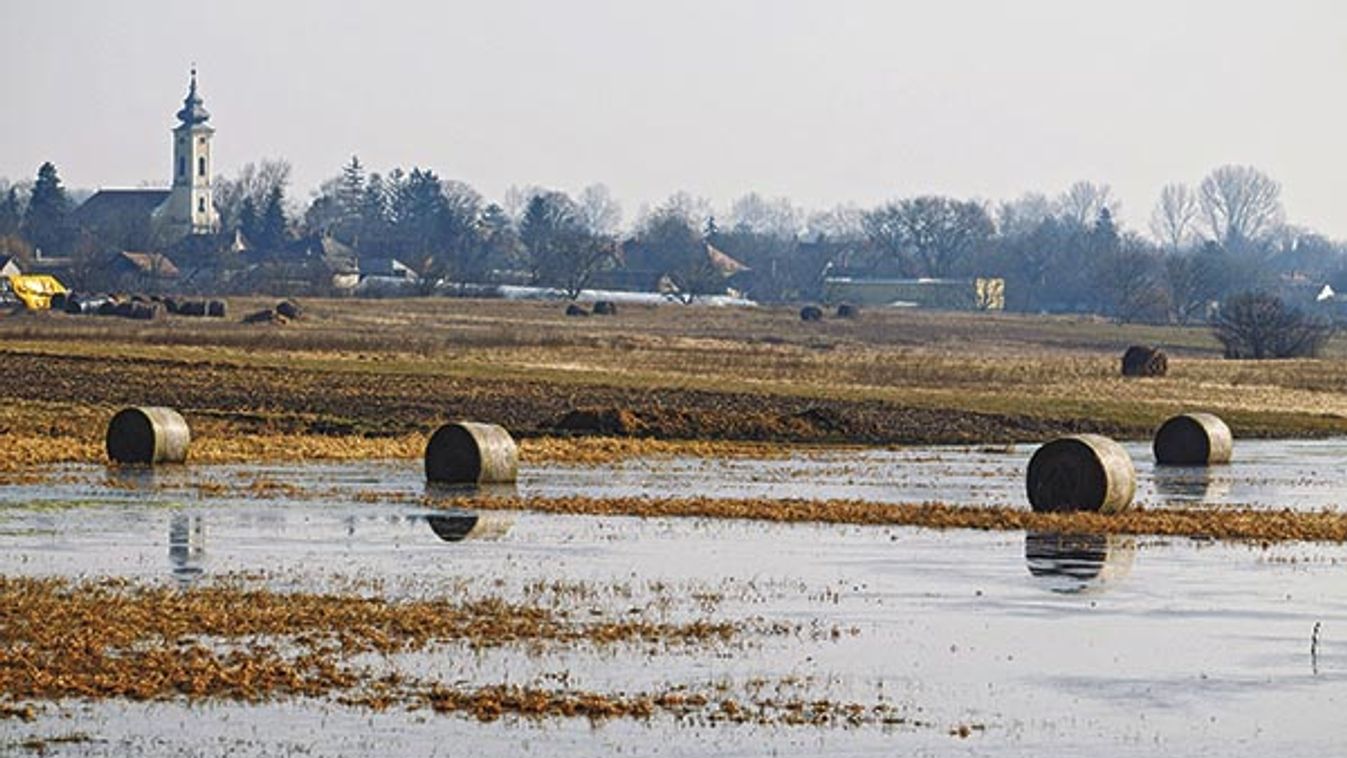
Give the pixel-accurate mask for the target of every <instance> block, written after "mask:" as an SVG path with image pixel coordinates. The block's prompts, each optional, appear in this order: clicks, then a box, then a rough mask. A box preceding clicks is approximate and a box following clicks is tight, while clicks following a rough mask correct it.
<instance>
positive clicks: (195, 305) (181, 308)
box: [178, 300, 206, 317]
mask: <svg viewBox="0 0 1347 758" xmlns="http://www.w3.org/2000/svg"><path fill="white" fill-rule="evenodd" d="M178 314H179V315H181V316H198V317H199V316H205V315H206V301H204V300H188V301H186V302H182V303H179V304H178Z"/></svg>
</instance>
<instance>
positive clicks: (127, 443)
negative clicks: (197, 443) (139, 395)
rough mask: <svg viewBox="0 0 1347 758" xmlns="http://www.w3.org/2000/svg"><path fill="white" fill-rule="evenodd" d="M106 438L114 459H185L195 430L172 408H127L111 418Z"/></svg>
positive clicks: (146, 461)
mask: <svg viewBox="0 0 1347 758" xmlns="http://www.w3.org/2000/svg"><path fill="white" fill-rule="evenodd" d="M106 442H107V453H108V459H109V460H111V461H113V462H114V463H133V464H144V465H153V464H156V463H182V462H183V461H185V460H187V447H188V446H189V445H190V444H191V442H192V433H191V430H190V429H188V427H187V422H186V421H185V420H183V417H182V416H181V415H180V414H179V413H178V412H177V411H175V410H173V409H172V408H164V407H162V406H146V407H140V408H125V409H123V410H120V411H118V412H117V415H115V416H113V417H112V421H110V422H108V433H107V440H106Z"/></svg>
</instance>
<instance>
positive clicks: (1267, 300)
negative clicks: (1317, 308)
mask: <svg viewBox="0 0 1347 758" xmlns="http://www.w3.org/2000/svg"><path fill="white" fill-rule="evenodd" d="M1212 331H1213V332H1214V333H1215V335H1216V339H1218V340H1220V342H1221V344H1222V345H1223V346H1225V357H1227V358H1252V359H1255V360H1260V359H1264V358H1313V357H1315V356H1317V355H1319V353H1320V351H1321V350H1323V348H1324V345H1325V344H1327V343H1328V340H1329V339H1330V338H1331V337H1332V336H1333V327H1332V325H1331V324H1329V323H1328V322H1326V321H1323V320H1322V319H1318V318H1314V317H1311V316H1307V315H1305V314H1304V313H1302V312H1301V311H1300V310H1299V309H1297V308H1292V307H1290V306H1288V305H1286V303H1284V302H1282V300H1281V298H1278V297H1275V296H1273V295H1269V294H1267V293H1265V292H1245V293H1241V294H1238V295H1234V296H1233V297H1231V298H1229V299H1227V300H1226V301H1225V302H1224V303H1222V304H1221V312H1220V315H1218V316H1217V317H1216V321H1215V323H1214V324H1213V325H1212Z"/></svg>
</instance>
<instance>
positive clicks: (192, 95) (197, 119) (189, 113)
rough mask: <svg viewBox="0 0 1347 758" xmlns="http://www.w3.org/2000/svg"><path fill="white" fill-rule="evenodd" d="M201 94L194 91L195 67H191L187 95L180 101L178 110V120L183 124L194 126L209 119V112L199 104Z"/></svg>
mask: <svg viewBox="0 0 1347 758" xmlns="http://www.w3.org/2000/svg"><path fill="white" fill-rule="evenodd" d="M201 102H202V101H201V96H200V95H198V94H197V93H196V69H195V68H193V69H192V84H191V87H190V88H189V89H188V90H187V97H186V98H184V99H183V101H182V110H180V111H178V120H179V121H181V122H182V123H183V125H184V126H196V125H197V124H204V123H206V122H207V121H208V120H210V113H209V112H208V111H207V110H206V109H205V108H204V107H202V105H201Z"/></svg>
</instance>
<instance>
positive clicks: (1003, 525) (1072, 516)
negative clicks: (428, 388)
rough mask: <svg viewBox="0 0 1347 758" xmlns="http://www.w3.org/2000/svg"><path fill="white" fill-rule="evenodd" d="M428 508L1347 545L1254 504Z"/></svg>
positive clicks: (1345, 533) (571, 502) (1316, 516)
mask: <svg viewBox="0 0 1347 758" xmlns="http://www.w3.org/2000/svg"><path fill="white" fill-rule="evenodd" d="M424 502H425V504H426V505H429V506H432V507H452V508H465V509H469V510H472V509H477V510H530V511H537V512H540V513H562V514H580V515H623V516H640V517H643V518H688V517H690V518H716V519H746V520H754V521H774V522H782V523H801V522H819V523H828V524H860V525H867V526H916V527H922V528H926V529H983V530H998V531H1046V532H1071V533H1080V534H1133V535H1157V536H1170V537H1191V538H1193V539H1214V540H1239V541H1251V542H1266V543H1271V542H1284V541H1292V540H1299V541H1308V542H1347V513H1340V512H1337V511H1319V512H1310V513H1306V512H1298V511H1291V510H1280V511H1265V510H1253V509H1248V508H1238V509H1230V510H1217V509H1184V510H1180V509H1160V510H1131V511H1124V512H1121V513H1109V514H1104V513H1090V512H1084V511H1076V512H1034V511H1027V510H1023V509H1019V508H1011V507H1005V506H976V507H974V506H951V505H944V504H941V503H912V504H899V505H894V504H889V503H872V502H866V501H861V500H770V499H765V498H757V499H717V498H660V499H655V498H639V497H631V498H587V497H559V498H527V499H525V498H497V497H476V498H455V499H448V500H445V499H436V498H427V499H425V500H424Z"/></svg>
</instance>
